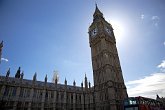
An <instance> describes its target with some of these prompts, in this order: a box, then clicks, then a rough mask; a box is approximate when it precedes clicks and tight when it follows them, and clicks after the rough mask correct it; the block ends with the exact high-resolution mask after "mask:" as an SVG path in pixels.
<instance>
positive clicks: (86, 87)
mask: <svg viewBox="0 0 165 110" xmlns="http://www.w3.org/2000/svg"><path fill="white" fill-rule="evenodd" d="M85 90H88V80H87V77H86V74H85Z"/></svg>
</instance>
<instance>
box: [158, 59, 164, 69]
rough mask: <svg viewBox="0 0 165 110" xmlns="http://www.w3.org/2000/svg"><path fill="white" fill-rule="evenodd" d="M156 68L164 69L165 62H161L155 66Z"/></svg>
mask: <svg viewBox="0 0 165 110" xmlns="http://www.w3.org/2000/svg"><path fill="white" fill-rule="evenodd" d="M157 67H158V68H164V69H165V60H163V61H162V63H161V64H159V65H158V66H157Z"/></svg>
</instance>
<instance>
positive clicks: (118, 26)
mask: <svg viewBox="0 0 165 110" xmlns="http://www.w3.org/2000/svg"><path fill="white" fill-rule="evenodd" d="M110 23H111V25H112V27H113V29H114V34H115V37H116V40H117V42H122V40H123V38H124V35H125V30H124V27H123V26H124V25H123V24H122V23H121V22H120V21H116V20H111V21H110Z"/></svg>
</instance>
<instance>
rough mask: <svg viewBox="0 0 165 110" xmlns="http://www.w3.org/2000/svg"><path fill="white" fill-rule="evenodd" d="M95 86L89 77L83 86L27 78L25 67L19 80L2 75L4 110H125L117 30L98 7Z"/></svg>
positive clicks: (92, 40) (0, 107) (93, 38)
mask: <svg viewBox="0 0 165 110" xmlns="http://www.w3.org/2000/svg"><path fill="white" fill-rule="evenodd" d="M88 33H89V44H90V47H91V58H92V67H93V79H94V86H91V84H90V83H89V82H88V81H87V77H86V76H85V80H84V83H81V86H76V82H75V81H74V82H73V85H67V80H65V81H64V84H59V83H57V79H55V81H54V83H50V82H47V76H46V77H45V81H43V82H42V81H37V80H36V77H37V74H36V73H35V74H34V76H33V79H32V80H27V79H24V78H23V73H22V72H21V68H20V67H19V69H18V70H17V72H16V74H15V77H11V76H10V69H9V70H8V71H7V73H6V76H2V75H1V76H0V110H123V99H124V98H127V97H128V95H127V90H126V86H125V84H124V79H123V75H122V70H121V66H120V61H119V56H118V52H117V48H116V40H115V36H114V32H113V27H112V25H111V24H110V23H108V22H107V21H106V20H105V19H104V17H103V13H102V12H101V11H100V10H99V9H98V7H97V5H96V9H95V12H94V14H93V22H92V23H91V25H90V27H89V30H88Z"/></svg>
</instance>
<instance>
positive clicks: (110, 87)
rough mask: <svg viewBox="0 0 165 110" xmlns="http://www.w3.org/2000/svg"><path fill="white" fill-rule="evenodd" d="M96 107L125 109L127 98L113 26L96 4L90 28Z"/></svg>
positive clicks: (116, 109)
mask: <svg viewBox="0 0 165 110" xmlns="http://www.w3.org/2000/svg"><path fill="white" fill-rule="evenodd" d="M88 33H89V42H90V47H91V57H92V67H93V78H94V93H95V94H94V97H95V98H94V99H95V100H94V101H95V106H96V110H122V109H123V105H122V104H123V99H124V98H126V97H127V91H126V86H125V84H124V79H123V75H122V70H121V66H120V61H119V56H118V52H117V48H116V39H115V35H114V32H113V28H112V25H111V24H110V23H108V22H107V21H106V20H105V19H104V17H103V13H102V12H101V11H100V10H99V9H98V7H97V5H96V9H95V12H94V14H93V22H92V24H91V25H90V27H89V32H88Z"/></svg>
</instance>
